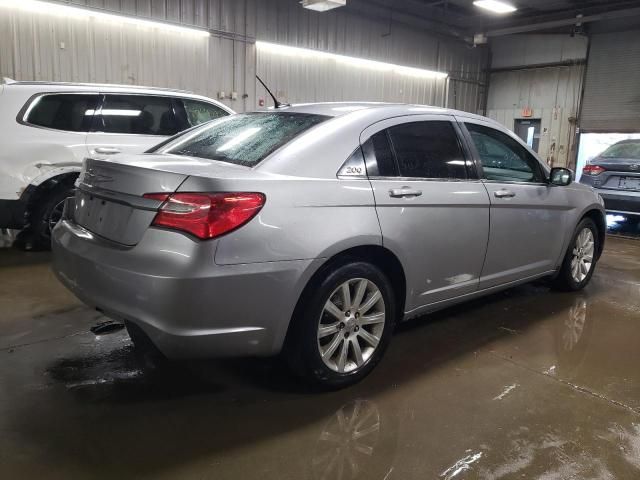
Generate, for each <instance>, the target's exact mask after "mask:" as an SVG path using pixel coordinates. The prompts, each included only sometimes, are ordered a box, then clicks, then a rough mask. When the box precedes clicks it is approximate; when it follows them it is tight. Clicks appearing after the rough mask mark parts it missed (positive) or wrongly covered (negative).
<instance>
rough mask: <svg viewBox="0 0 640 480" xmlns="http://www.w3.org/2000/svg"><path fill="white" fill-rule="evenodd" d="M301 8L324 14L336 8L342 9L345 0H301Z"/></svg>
mask: <svg viewBox="0 0 640 480" xmlns="http://www.w3.org/2000/svg"><path fill="white" fill-rule="evenodd" d="M300 3H301V4H302V6H303V8H308V9H309V10H315V11H316V12H326V11H327V10H332V9H334V8H338V7H344V6H345V5H346V4H347V0H302V1H301V2H300Z"/></svg>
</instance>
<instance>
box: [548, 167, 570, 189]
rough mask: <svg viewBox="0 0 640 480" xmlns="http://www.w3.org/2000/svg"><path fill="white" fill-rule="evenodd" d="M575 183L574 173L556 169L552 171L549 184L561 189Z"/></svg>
mask: <svg viewBox="0 0 640 480" xmlns="http://www.w3.org/2000/svg"><path fill="white" fill-rule="evenodd" d="M571 182H573V172H572V171H571V170H569V169H568V168H562V167H556V168H552V169H551V173H550V174H549V183H550V184H551V185H557V186H559V187H566V186H567V185H570V184H571Z"/></svg>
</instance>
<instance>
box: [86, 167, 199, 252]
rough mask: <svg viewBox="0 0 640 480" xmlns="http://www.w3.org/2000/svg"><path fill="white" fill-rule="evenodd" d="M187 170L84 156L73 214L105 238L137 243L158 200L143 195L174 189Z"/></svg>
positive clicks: (184, 176) (129, 243)
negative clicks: (159, 167) (165, 169)
mask: <svg viewBox="0 0 640 480" xmlns="http://www.w3.org/2000/svg"><path fill="white" fill-rule="evenodd" d="M187 177H188V175H186V174H180V173H176V172H168V171H164V170H159V169H152V168H145V167H142V166H140V165H138V166H135V165H128V164H123V163H119V162H118V163H116V162H111V161H105V160H96V159H87V160H86V161H85V166H84V168H83V170H82V173H81V175H80V178H79V183H78V191H77V193H76V201H75V209H74V212H73V218H74V220H75V222H76V223H77V224H78V225H80V226H82V227H83V228H85V229H86V230H89V231H90V232H92V233H94V234H96V235H99V236H101V237H103V238H106V239H108V240H111V241H114V242H117V243H121V244H124V245H135V244H137V243H138V242H139V241H140V239H141V238H142V235H143V234H144V232H145V231H146V229H147V228H148V227H149V225H150V224H151V222H152V221H153V218H154V217H155V214H156V211H157V209H158V207H159V205H160V203H161V202H159V201H158V200H150V199H146V198H143V197H142V196H143V195H144V194H145V193H148V192H166V193H172V192H174V191H175V190H176V189H177V188H178V187H179V186H180V184H181V183H182V182H184V180H185V179H186V178H187Z"/></svg>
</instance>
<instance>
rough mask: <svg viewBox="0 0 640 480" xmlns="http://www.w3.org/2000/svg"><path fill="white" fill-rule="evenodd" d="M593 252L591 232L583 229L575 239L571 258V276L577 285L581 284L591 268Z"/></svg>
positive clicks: (593, 245)
mask: <svg viewBox="0 0 640 480" xmlns="http://www.w3.org/2000/svg"><path fill="white" fill-rule="evenodd" d="M594 250H595V240H594V238H593V232H592V231H591V229H590V228H583V229H582V230H581V231H580V233H579V234H578V236H577V237H576V242H575V245H574V247H573V257H572V258H571V276H572V277H573V279H574V280H575V281H576V282H577V283H581V282H583V281H584V279H585V278H587V275H589V272H590V271H591V268H592V266H593V254H594Z"/></svg>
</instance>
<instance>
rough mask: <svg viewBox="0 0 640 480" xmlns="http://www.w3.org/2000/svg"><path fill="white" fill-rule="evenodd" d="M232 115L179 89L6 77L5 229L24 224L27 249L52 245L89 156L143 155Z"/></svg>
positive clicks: (1, 151) (0, 95) (2, 101)
mask: <svg viewBox="0 0 640 480" xmlns="http://www.w3.org/2000/svg"><path fill="white" fill-rule="evenodd" d="M232 113H234V112H233V111H232V110H231V109H230V108H228V107H227V106H225V105H223V104H221V103H219V102H216V101H215V100H212V99H210V98H207V97H202V96H199V95H194V94H192V93H189V92H184V91H178V90H169V89H162V88H150V87H136V86H131V85H98V84H77V83H50V82H16V81H13V80H10V79H4V81H3V83H2V84H0V229H3V228H10V229H25V230H24V232H23V237H24V238H26V240H24V242H23V243H24V244H25V245H26V246H27V248H30V247H31V248H48V246H49V244H50V230H51V227H52V226H53V225H55V223H56V222H57V221H58V219H59V218H60V215H61V214H62V206H63V203H64V199H65V198H67V197H68V196H70V195H72V194H73V193H72V191H73V188H74V182H75V180H76V178H77V176H78V172H79V171H80V168H81V165H82V160H83V159H84V158H85V157H87V156H91V157H94V158H96V157H97V158H99V157H100V156H112V155H117V154H119V153H142V152H144V151H146V150H147V149H149V148H150V147H152V146H154V145H156V144H158V143H160V142H162V141H163V140H164V139H166V138H167V137H169V136H171V135H174V134H176V133H178V132H180V131H182V130H185V129H187V128H191V127H193V126H195V125H198V124H200V123H203V122H207V121H209V120H212V119H215V118H218V117H221V116H223V115H230V114H232Z"/></svg>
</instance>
